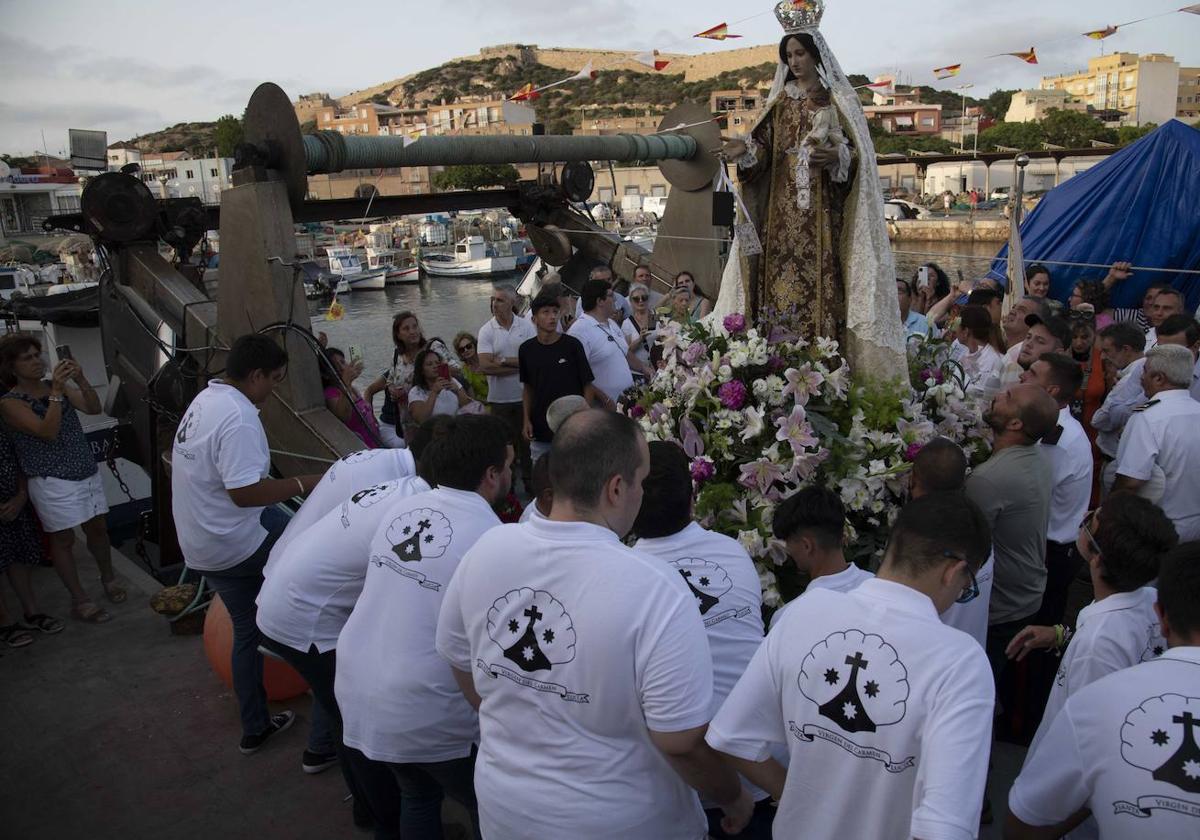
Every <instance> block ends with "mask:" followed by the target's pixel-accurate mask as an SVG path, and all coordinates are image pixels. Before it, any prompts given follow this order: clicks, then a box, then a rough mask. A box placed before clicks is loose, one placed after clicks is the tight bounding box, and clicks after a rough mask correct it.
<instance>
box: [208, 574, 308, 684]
mask: <svg viewBox="0 0 1200 840" xmlns="http://www.w3.org/2000/svg"><path fill="white" fill-rule="evenodd" d="M204 655H205V656H206V657H208V664H209V665H210V666H212V669H213V673H214V674H216V675H217V677H218V678H220V680H221V682H223V683H225V685H226V686H228V687H229V688H233V660H232V656H233V622H232V621H231V620H230V618H229V610H227V609H226V608H225V603H224V602H223V601H222V600H221V596H220V595H214V596H213V599H212V603H210V604H209V605H208V615H207V616H205V618H204ZM263 687H264V688H265V689H266V690H267V699H268V700H273V701H282V700H291V699H292V698H293V697H299V696H300V695H301V694H303V693H304V692H306V691H308V683H307V682H305V681H304V678H303V677H301V676H300V675H299V674H298V673H296V669H295V668H293V667H292V666H291V665H289V664H287V663H286V662H284V661H283V660H282V659H277V658H276V657H274V656H267V657H265V662H264V663H263Z"/></svg>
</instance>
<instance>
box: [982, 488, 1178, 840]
mask: <svg viewBox="0 0 1200 840" xmlns="http://www.w3.org/2000/svg"><path fill="white" fill-rule="evenodd" d="M1106 505H1107V502H1106ZM1155 612H1156V613H1157V615H1158V617H1159V621H1160V628H1161V631H1162V635H1163V637H1164V638H1165V640H1166V642H1167V646H1168V647H1169V648H1170V649H1169V650H1167V651H1166V652H1165V653H1163V654H1162V655H1161V656H1159V657H1158V658H1157V659H1153V660H1151V661H1149V662H1143V663H1141V664H1139V665H1134V666H1132V667H1130V668H1125V669H1123V670H1120V671H1117V672H1115V673H1112V674H1109V675H1108V676H1106V677H1103V678H1102V679H1100V680H1097V681H1096V682H1094V683H1092V684H1091V685H1089V686H1087V687H1086V688H1083V689H1082V690H1081V691H1079V692H1078V693H1077V694H1074V695H1073V696H1072V697H1071V698H1070V699H1069V700H1067V702H1066V704H1065V705H1064V706H1063V709H1062V711H1061V712H1059V713H1058V715H1057V716H1056V717H1055V718H1054V720H1053V721H1052V722H1051V724H1050V727H1049V729H1048V730H1047V731H1046V733H1045V735H1044V737H1043V738H1042V740H1041V741H1040V742H1039V743H1038V745H1037V746H1036V747H1035V748H1034V749H1032V750H1031V751H1030V754H1029V756H1028V758H1027V759H1026V761H1025V766H1024V767H1023V768H1022V770H1021V774H1020V775H1019V776H1018V777H1017V780H1016V782H1015V783H1014V784H1013V787H1012V790H1011V791H1010V793H1009V797H1008V808H1009V815H1008V823H1007V825H1006V826H1005V832H1004V836H1005V837H1007V838H1012V840H1037V838H1049V837H1061V836H1062V835H1063V834H1064V833H1065V832H1066V831H1069V830H1071V829H1073V828H1074V827H1075V826H1077V825H1079V824H1080V823H1081V822H1083V820H1085V819H1086V818H1087V817H1088V816H1089V815H1091V816H1092V817H1094V818H1095V821H1096V824H1097V829H1098V831H1099V834H1100V836H1101V837H1114V838H1115V837H1153V838H1155V840H1185V838H1187V839H1188V840H1194V838H1195V837H1197V836H1198V835H1200V731H1198V730H1200V543H1195V542H1192V543H1185V544H1183V545H1180V546H1178V547H1177V548H1175V549H1174V550H1173V551H1171V552H1169V553H1168V554H1167V555H1166V556H1165V557H1163V559H1162V563H1161V565H1160V568H1159V576H1158V602H1157V604H1156V605H1155Z"/></svg>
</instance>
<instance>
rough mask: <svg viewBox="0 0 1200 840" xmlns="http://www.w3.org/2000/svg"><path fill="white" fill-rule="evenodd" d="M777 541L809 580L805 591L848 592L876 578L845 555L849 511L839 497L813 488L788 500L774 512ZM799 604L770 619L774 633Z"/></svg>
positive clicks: (823, 488) (773, 525) (781, 610)
mask: <svg viewBox="0 0 1200 840" xmlns="http://www.w3.org/2000/svg"><path fill="white" fill-rule="evenodd" d="M771 530H772V532H773V533H774V534H775V539H777V540H783V541H784V543H785V544H786V545H787V552H788V557H790V558H791V559H792V562H793V563H795V564H796V568H797V569H799V570H800V572H801V573H802V574H804V575H807V576H808V578H809V583H808V587H807V588H806V589H805V590H804V591H805V592H808V591H810V590H817V589H832V590H834V591H835V592H849V591H850V590H851V589H854V588H855V587H857V586H858V585H859V584H860V583H862V582H863V581H864V580H870V579H871V578H873V577H874V575H872V574H871V573H870V572H868V571H867V570H866V569H862V568H859V567H858V566H856V565H854V564H853V563H850V562H848V561H847V560H846V555H845V552H844V550H843V549H844V547H845V533H846V510H845V508H844V507H843V506H842V500H841V498H840V497H839V496H838V494H837V493H834V492H833V491H832V490H830V489H829V488H827V487H822V486H820V485H817V484H810V485H808V486H807V487H802V488H801V489H800V490H798V491H796V492H795V493H793V494H792V495H791V496H788V497H787V498H786V499H784V500H783V501H782V502H780V503H779V507H777V508H775V516H774V518H773V519H772V520H771ZM794 603H796V602H795V601H790V602H788V603H787V604H784V605H783V606H782V607H780V608H779V609H778V610H776V611H775V615H773V616H771V629H772V630H774V629H775V627H776V626H777V625H778V624H779V622H780V621H781V620H782V619H783V614H784V613H785V612H787V610H788V608H789V607H790V606H791V605H792V604H794Z"/></svg>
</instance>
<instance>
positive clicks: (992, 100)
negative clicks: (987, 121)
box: [983, 90, 1016, 121]
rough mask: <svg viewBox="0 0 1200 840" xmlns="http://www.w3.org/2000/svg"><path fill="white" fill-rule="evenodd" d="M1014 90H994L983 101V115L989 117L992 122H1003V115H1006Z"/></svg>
mask: <svg viewBox="0 0 1200 840" xmlns="http://www.w3.org/2000/svg"><path fill="white" fill-rule="evenodd" d="M1014 93H1016V91H1015V90H995V91H992V93H991V94H990V95H989V96H988V98H987V99H985V100H983V113H985V114H986V115H987V116H989V117H991V118H992V119H993V120H997V121H1000V120H1003V119H1004V115H1005V114H1007V113H1008V106H1009V105H1011V104H1012V98H1013V94H1014Z"/></svg>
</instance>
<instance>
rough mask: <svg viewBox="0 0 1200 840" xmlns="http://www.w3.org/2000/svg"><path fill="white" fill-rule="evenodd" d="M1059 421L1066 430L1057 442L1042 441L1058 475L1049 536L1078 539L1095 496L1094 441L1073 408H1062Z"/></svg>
mask: <svg viewBox="0 0 1200 840" xmlns="http://www.w3.org/2000/svg"><path fill="white" fill-rule="evenodd" d="M1058 425H1059V426H1061V427H1062V434H1061V435H1059V438H1058V442H1057V443H1053V444H1048V443H1046V442H1045V441H1044V440H1043V441H1042V442H1040V443H1039V444H1038V446H1039V447H1040V450H1039V451H1040V452H1041V453H1042V454H1043V455H1045V456H1046V459H1047V461H1048V462H1049V464H1050V470H1051V473H1052V474H1053V476H1054V490H1053V491H1052V492H1051V494H1050V521H1049V523H1048V524H1047V525H1046V539H1047V540H1050V541H1051V542H1056V543H1074V542H1075V538H1076V537H1077V536H1078V535H1079V523H1080V522H1082V521H1083V518H1084V517H1085V516H1086V515H1087V512H1088V502H1089V501H1090V500H1091V496H1092V465H1093V462H1092V444H1091V441H1089V440H1088V436H1087V432H1085V431H1084V430H1083V426H1082V425H1080V423H1079V421H1078V420H1076V419H1075V418H1074V417H1072V416H1071V409H1070V408H1068V407H1066V406H1064V407H1062V408H1060V409H1059V410H1058Z"/></svg>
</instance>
